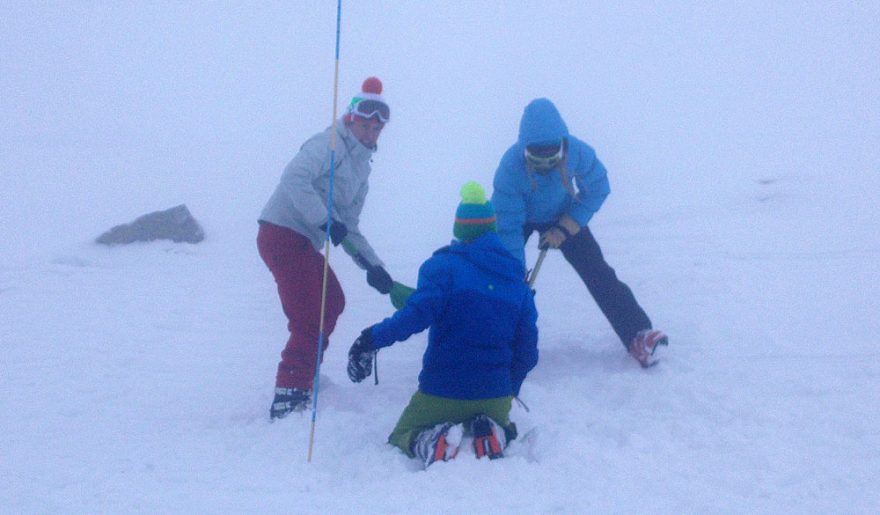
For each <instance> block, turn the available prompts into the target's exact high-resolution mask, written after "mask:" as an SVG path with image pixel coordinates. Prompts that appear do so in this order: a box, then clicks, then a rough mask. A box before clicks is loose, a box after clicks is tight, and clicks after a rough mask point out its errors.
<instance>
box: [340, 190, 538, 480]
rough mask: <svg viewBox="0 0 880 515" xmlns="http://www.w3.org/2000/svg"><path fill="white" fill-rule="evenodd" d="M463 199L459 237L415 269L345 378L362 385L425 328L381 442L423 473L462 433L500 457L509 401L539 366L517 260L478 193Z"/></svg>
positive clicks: (357, 348)
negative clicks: (379, 356)
mask: <svg viewBox="0 0 880 515" xmlns="http://www.w3.org/2000/svg"><path fill="white" fill-rule="evenodd" d="M462 197H463V200H462V203H461V204H460V205H459V207H458V210H457V211H456V219H455V225H454V230H453V233H454V234H455V236H456V238H458V240H457V241H454V242H453V243H452V244H451V245H449V246H447V247H443V248H441V249H440V250H438V251H436V252H434V255H433V256H432V257H431V258H430V259H428V260H427V261H425V262H424V263H423V264H422V266H421V268H420V269H419V279H418V287H417V288H416V290H415V292H414V293H413V294H412V295H411V296H410V297H409V299H407V301H406V304H405V305H404V306H403V308H401V309H400V311H398V312H397V313H395V314H394V315H393V316H391V317H389V318H386V319H385V320H383V321H382V322H380V323H378V324H376V325H373V326H371V327H369V328H367V329H365V330H364V331H363V332H362V333H361V336H360V337H359V338H358V339H357V340H356V341H355V343H354V345H352V347H351V350H350V351H349V365H348V374H349V377H350V378H351V380H352V381H355V382H360V381H362V380H363V379H364V378H366V377H367V376H368V375H370V373H371V372H372V362H371V358H372V356H373V354H374V352H375V351H376V350H378V349H381V348H384V347H388V346H390V345H392V344H393V343H395V342H399V341H403V340H406V339H407V338H409V337H410V336H411V335H413V334H415V333H418V332H421V331H423V330H425V329H426V328H428V327H430V331H429V333H428V348H427V349H426V350H425V354H424V358H423V360H422V371H421V373H420V374H419V388H418V391H417V392H416V393H415V394H414V395H413V397H412V399H411V400H410V403H409V405H408V406H407V407H406V409H405V410H404V412H403V414H402V415H401V416H400V420H399V421H398V423H397V426H396V427H395V428H394V431H393V432H392V433H391V436H389V439H388V441H389V443H391V444H392V445H395V446H397V447H399V448H400V449H401V450H402V451H403V452H405V453H406V454H407V455H408V456H410V457H416V456H417V457H419V458H420V459H421V460H422V461H423V464H424V465H425V466H428V465H430V464H431V463H433V462H434V461H438V460H440V461H445V460H448V459H450V458H452V457H454V456H455V454H456V452H457V450H458V447H459V446H460V445H461V442H462V437H463V435H465V434H467V435H469V436H472V437H473V439H474V440H473V441H474V450H475V454H476V455H477V457H481V456H484V455H485V456H488V457H489V458H490V459H491V458H498V457H501V456H502V455H503V449H504V446H505V444H506V442H507V441H509V440H512V439H513V438H514V437H515V433H516V431H515V426H514V425H513V424H512V423H511V422H510V417H509V413H510V407H511V400H512V398H513V397H514V396H516V395H518V394H519V391H520V388H521V386H522V383H523V381H524V380H525V378H526V374H528V372H529V371H530V370H531V369H532V368H533V367H534V366H535V364H537V362H538V348H537V341H538V329H537V318H538V313H537V311H536V310H535V303H534V300H533V297H532V292H531V290H530V289H529V287H528V285H527V284H526V283H525V281H523V276H522V272H521V266H520V263H519V261H517V260H516V258H514V257H513V256H511V255H510V253H508V252H507V251H506V250H505V249H504V247H503V245H502V244H501V240H500V239H499V238H498V235H497V234H496V233H495V227H496V224H495V214H494V212H493V210H492V205H491V204H490V203H488V202H487V201H486V196H485V192H484V191H483V189H482V187H480V186H479V185H478V184H477V183H474V182H470V183H468V184H466V185H465V186H464V187H463V188H462Z"/></svg>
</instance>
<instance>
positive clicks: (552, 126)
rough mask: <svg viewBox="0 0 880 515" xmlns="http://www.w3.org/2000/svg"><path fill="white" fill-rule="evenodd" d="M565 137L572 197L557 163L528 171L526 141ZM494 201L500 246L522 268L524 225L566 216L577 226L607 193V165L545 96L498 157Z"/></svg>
mask: <svg viewBox="0 0 880 515" xmlns="http://www.w3.org/2000/svg"><path fill="white" fill-rule="evenodd" d="M560 139H564V140H565V142H566V145H567V151H566V157H565V159H564V160H563V163H564V166H565V168H566V170H567V175H568V180H569V181H573V183H574V186H573V188H574V191H575V192H576V195H575V197H574V198H572V196H571V195H570V194H569V192H568V191H567V189H566V188H565V186H564V185H563V183H562V174H561V171H560V169H559V167H558V166H557V167H556V168H554V169H553V170H551V171H550V172H549V173H547V174H540V173H537V172H534V171H531V170H529V169H528V167H527V165H526V159H525V148H526V146H527V145H532V144H538V143H550V142H554V141H559V140H560ZM493 190H494V191H493V193H492V205H493V206H494V207H495V214H496V216H497V217H498V236H499V237H500V238H501V241H502V242H503V243H504V247H505V248H506V249H507V250H508V251H509V252H510V253H511V254H513V255H514V256H515V257H516V258H518V259H519V261H520V262H521V263H522V266H523V267H525V254H524V252H523V247H524V246H525V239H524V236H523V226H524V225H525V224H527V223H528V224H545V223H553V222H556V221H557V220H559V218H560V217H561V216H562V215H566V214H567V215H569V216H570V217H571V218H573V219H574V220H575V221H576V222H577V223H578V224H579V225H580V226H581V227H583V226H585V225H587V223H588V222H589V221H590V218H592V217H593V214H595V213H596V211H598V210H599V207H600V206H601V205H602V203H603V202H604V201H605V197H607V196H608V193H610V191H611V190H610V187H609V185H608V176H607V172H606V170H605V166H604V165H603V164H602V163H601V162H600V161H599V159H598V158H597V157H596V151H595V150H593V148H592V147H591V146H589V145H587V144H586V143H584V142H583V141H581V140H579V139H577V138H576V137H574V136H572V135H571V134H569V133H568V127H566V125H565V122H564V121H563V120H562V116H561V115H560V114H559V111H558V110H557V109H556V106H554V105H553V103H552V102H551V101H549V100H547V99H546V98H539V99H537V100H533V101H532V102H531V103H530V104H529V105H528V106H526V108H525V111H524V112H523V116H522V120H521V121H520V127H519V138H518V140H517V142H516V143H515V144H514V145H513V146H512V147H510V148H509V149H508V150H507V152H505V153H504V155H503V156H502V158H501V163H500V164H499V165H498V170H496V172H495V179H494V182H493Z"/></svg>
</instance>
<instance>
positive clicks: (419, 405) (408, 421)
mask: <svg viewBox="0 0 880 515" xmlns="http://www.w3.org/2000/svg"><path fill="white" fill-rule="evenodd" d="M512 400H513V397H511V396H507V397H495V398H493V399H478V400H472V401H466V400H458V399H449V398H446V397H437V396H436V395H428V394H427V393H422V392H421V391H417V392H416V393H415V394H413V396H412V399H410V401H409V405H407V407H406V408H405V409H404V410H403V413H401V414H400V420H398V421H397V425H396V426H395V427H394V431H392V432H391V435H390V436H389V437H388V443H390V444H391V445H394V446H395V447H399V448H400V450H402V451H403V452H405V453H406V455H407V456H409V457H410V458H414V457H415V454H413V452H412V450H410V445H411V444H412V441H413V438H415V436H416V435H417V434H419V433H420V432H422V431H424V430H425V429H428V428H431V427H434V426H435V425H437V424H440V423H442V422H453V423H456V424H458V423H461V422H467V421H468V420H470V419H472V418H474V417H475V416H477V415H479V414H481V413H484V414H486V415H489V417H490V418H491V419H492V420H494V421H495V422H497V423H498V424H499V425H500V426H501V427H504V428H506V427H508V426H509V425H510V405H511V401H512Z"/></svg>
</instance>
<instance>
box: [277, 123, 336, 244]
mask: <svg viewBox="0 0 880 515" xmlns="http://www.w3.org/2000/svg"><path fill="white" fill-rule="evenodd" d="M324 134H325V133H321V134H318V135H316V136H315V137H313V138H311V139H309V140H308V141H306V142H305V143H304V144H303V146H302V147H301V148H300V149H299V152H297V154H296V156H294V157H293V159H292V160H291V161H290V163H288V165H287V167H286V168H285V169H284V173H282V174H281V188H282V190H283V191H284V194H285V195H286V196H287V197H288V198H289V200H290V205H292V206H294V209H296V211H298V212H299V213H300V215H302V219H303V220H304V221H305V223H306V224H308V225H309V226H311V227H319V226H320V225H321V224H323V223H325V222H326V221H327V206H326V205H325V204H324V202H325V201H324V199H322V198H321V195H320V193H318V191H317V190H316V189H315V181H316V180H317V179H318V177H320V176H322V175H324V174H326V173H327V172H329V170H330V163H329V161H328V152H329V150H328V148H327V138H326V136H324Z"/></svg>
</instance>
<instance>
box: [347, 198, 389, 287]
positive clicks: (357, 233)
mask: <svg viewBox="0 0 880 515" xmlns="http://www.w3.org/2000/svg"><path fill="white" fill-rule="evenodd" d="M369 189H370V187H369V184H368V183H367V182H366V181H364V183H363V184H362V185H361V187H360V189H359V190H358V193H357V196H356V197H355V200H354V202H353V203H352V205H351V206H350V209H349V210H348V211H347V212H346V214H345V216H344V219H343V220H342V222H343V223H344V224H345V228H346V229H348V235H347V236H346V239H347V240H348V241H350V242H351V243H352V244H353V245H354V246H355V248H357V250H358V254H360V255H361V256H362V257H363V259H364V260H366V262H367V263H369V264H371V265H373V266H381V267H384V266H385V263H383V262H382V260H381V259H379V256H378V255H377V254H376V251H375V250H373V247H372V246H371V245H370V242H368V241H367V238H366V237H365V236H364V235H363V234H361V230H360V227H359V225H360V217H361V211H363V209H364V204H365V203H366V200H367V192H368V191H369ZM352 259H353V260H354V262H355V264H356V265H357V266H359V267H360V268H363V269H364V270H366V266H364V263H362V262H361V260H360V259H358V258H357V257H356V256H352Z"/></svg>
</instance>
